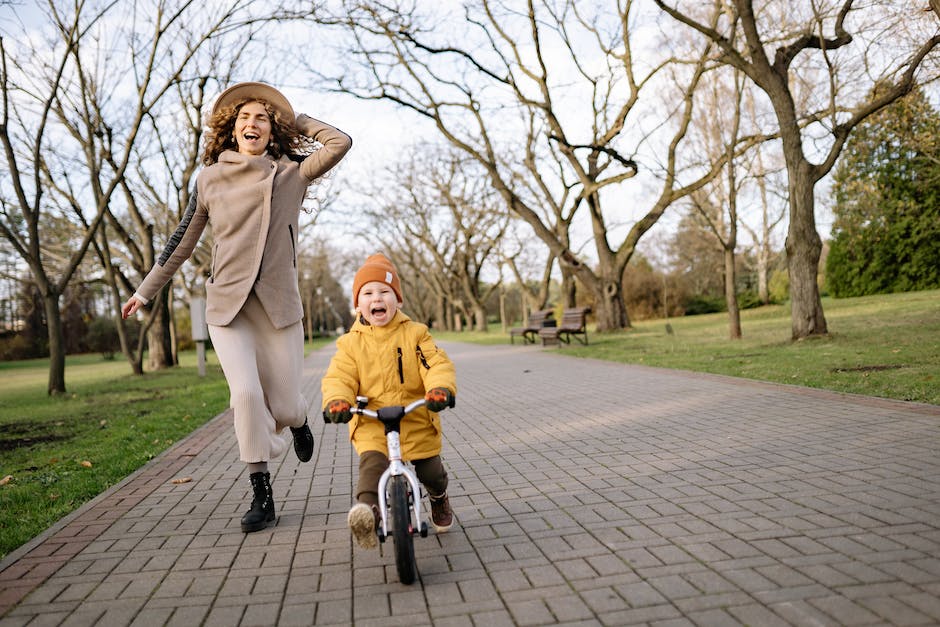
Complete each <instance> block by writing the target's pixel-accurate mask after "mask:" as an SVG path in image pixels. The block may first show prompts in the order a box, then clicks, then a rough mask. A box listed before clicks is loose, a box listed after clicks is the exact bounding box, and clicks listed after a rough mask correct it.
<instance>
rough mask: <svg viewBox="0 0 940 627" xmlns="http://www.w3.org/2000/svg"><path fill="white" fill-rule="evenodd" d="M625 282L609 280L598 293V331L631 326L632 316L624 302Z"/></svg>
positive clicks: (596, 315) (596, 312)
mask: <svg viewBox="0 0 940 627" xmlns="http://www.w3.org/2000/svg"><path fill="white" fill-rule="evenodd" d="M622 286H623V284H622V283H620V282H619V281H607V282H605V283H604V288H603V289H601V290H599V292H600V293H599V294H596V296H597V298H596V299H595V307H594V316H595V319H596V320H597V330H598V331H612V330H615V329H627V328H629V327H630V318H629V317H628V316H627V308H626V306H625V305H624V302H623V290H622Z"/></svg>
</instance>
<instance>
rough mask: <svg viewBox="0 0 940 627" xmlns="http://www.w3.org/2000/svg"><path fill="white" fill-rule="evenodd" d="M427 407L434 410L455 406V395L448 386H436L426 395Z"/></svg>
mask: <svg viewBox="0 0 940 627" xmlns="http://www.w3.org/2000/svg"><path fill="white" fill-rule="evenodd" d="M424 400H425V407H427V408H428V409H429V410H431V411H433V412H439V411H444V410H445V409H446V408H448V407H453V406H454V395H453V394H452V393H451V391H450V390H448V389H447V388H434V389H431V390H428V393H427V394H425V395H424Z"/></svg>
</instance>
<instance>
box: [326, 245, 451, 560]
mask: <svg viewBox="0 0 940 627" xmlns="http://www.w3.org/2000/svg"><path fill="white" fill-rule="evenodd" d="M352 296H353V307H355V309H356V312H357V320H356V322H355V323H354V324H353V326H352V328H351V329H350V330H349V332H348V333H346V334H345V335H343V336H342V337H340V338H339V340H337V342H336V347H337V351H336V354H335V355H333V358H332V360H331V361H330V366H329V368H328V369H327V372H326V375H325V376H324V377H323V380H322V384H321V385H322V391H323V400H324V404H325V408H324V411H323V416H324V417H325V418H326V419H327V420H329V421H330V422H333V423H340V422H342V423H349V439H350V440H351V441H352V443H353V446H354V447H355V449H356V453H358V454H359V483H358V484H357V485H356V504H355V505H354V506H353V507H352V509H350V510H349V515H348V517H347V522H348V524H349V529H350V531H351V532H352V535H353V538H354V539H355V541H356V543H357V544H358V545H359V546H361V547H362V548H366V549H368V548H373V547H375V546H376V533H375V530H376V527H377V524H378V516H379V508H378V504H379V495H378V486H379V478H380V477H381V476H382V473H383V472H384V471H385V469H386V468H387V467H388V449H387V446H386V439H385V428H384V426H383V425H382V423H381V422H379V421H378V420H376V419H374V418H369V417H365V416H360V415H358V414H357V415H356V416H353V415H352V413H351V412H350V408H351V407H352V405H353V404H354V403H355V402H356V396H366V397H368V398H369V405H368V407H369V408H370V409H377V408H379V407H385V406H388V405H407V404H408V403H410V402H412V401H413V400H415V399H416V398H420V397H422V396H423V397H424V398H425V400H426V401H427V404H426V405H425V406H424V407H419V408H418V409H416V410H414V411H412V412H411V413H409V414H408V415H407V416H405V417H404V419H403V420H402V422H401V449H402V458H403V459H404V460H406V461H410V462H411V463H412V464H413V465H414V469H415V474H416V475H417V476H418V480H419V481H421V483H422V484H423V485H424V487H425V489H426V490H427V492H428V497H429V498H430V501H431V523H432V525H433V526H434V528H435V529H436V530H437V531H438V532H439V533H440V532H442V531H446V530H447V529H449V528H450V526H451V525H452V524H453V519H454V518H453V513H452V512H451V509H450V502H449V501H448V499H447V471H446V470H445V469H444V464H443V462H442V461H441V455H440V453H441V419H440V417H439V416H438V415H437V412H440V411H442V410H444V409H445V408H446V407H453V406H454V397H455V395H456V393H457V382H456V372H455V370H454V364H453V362H451V360H450V358H448V357H447V354H446V353H445V352H444V351H443V350H441V349H440V348H438V347H437V346H436V345H435V344H434V340H433V339H432V338H431V335H430V333H429V332H428V328H427V326H425V325H423V324H421V323H418V322H415V321H413V320H411V318H409V317H408V316H407V315H405V313H404V312H402V311H401V306H402V297H401V282H400V281H399V278H398V273H397V271H396V270H395V266H394V265H392V262H391V261H389V259H388V258H387V257H385V256H384V255H382V254H375V255H371V256H370V257H368V258H367V259H366V262H365V263H364V264H363V266H362V267H361V268H359V270H358V271H357V272H356V276H355V278H354V279H353V289H352Z"/></svg>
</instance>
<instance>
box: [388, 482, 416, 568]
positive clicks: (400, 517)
mask: <svg viewBox="0 0 940 627" xmlns="http://www.w3.org/2000/svg"><path fill="white" fill-rule="evenodd" d="M388 494H389V498H388V504H389V509H390V510H391V518H392V539H393V541H394V542H395V566H396V567H397V568H398V578H399V580H400V581H401V582H402V583H404V584H410V583H413V582H414V580H415V576H416V574H417V571H418V567H417V564H416V563H415V545H414V526H413V525H412V524H411V506H410V504H409V502H408V480H407V479H406V478H405V477H403V476H401V475H399V476H397V477H392V478H391V479H389V482H388Z"/></svg>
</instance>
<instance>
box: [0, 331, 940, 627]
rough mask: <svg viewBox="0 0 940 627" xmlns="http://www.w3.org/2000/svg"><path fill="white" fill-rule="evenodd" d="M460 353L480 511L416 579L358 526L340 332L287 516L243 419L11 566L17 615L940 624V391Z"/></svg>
mask: <svg viewBox="0 0 940 627" xmlns="http://www.w3.org/2000/svg"><path fill="white" fill-rule="evenodd" d="M446 346H447V350H448V351H449V353H450V354H451V357H452V358H453V359H454V361H455V363H456V364H457V371H458V384H459V393H458V401H457V407H456V408H455V409H453V410H448V411H447V412H445V413H444V414H443V423H444V425H445V433H444V436H445V448H444V458H445V463H446V465H447V467H448V469H449V472H450V477H451V487H450V495H451V503H452V505H453V507H454V510H455V512H456V518H457V521H456V523H455V525H454V527H453V528H452V529H451V530H450V531H449V532H447V533H445V534H440V535H437V534H435V533H434V532H433V530H432V531H431V533H430V535H429V536H428V537H427V538H420V537H416V538H415V550H416V554H417V561H418V568H419V570H420V579H419V581H418V582H416V583H415V584H413V585H411V586H405V585H402V584H400V583H398V581H397V575H396V572H395V566H394V555H393V552H392V545H391V543H389V544H388V545H387V546H386V547H385V548H384V553H380V552H379V551H363V550H360V549H358V548H353V546H352V543H351V541H350V537H349V533H348V531H347V529H346V526H345V517H346V512H347V510H348V508H349V506H350V504H351V502H352V496H351V494H352V487H353V485H354V482H355V479H356V474H357V458H356V455H355V453H354V452H353V451H352V448H351V446H350V444H349V442H348V437H347V431H346V429H345V427H337V426H334V425H323V424H322V422H321V420H320V418H319V407H320V406H321V399H320V393H319V381H320V377H321V376H322V374H323V371H324V369H325V366H326V362H327V360H328V359H329V356H330V354H331V349H323V350H320V351H318V352H316V353H314V354H312V355H311V356H310V357H309V358H308V359H307V361H306V370H305V395H306V397H307V398H308V399H309V401H310V404H311V409H310V416H311V421H310V422H311V427H312V428H313V431H314V434H315V436H316V438H317V445H316V450H315V452H314V458H313V460H312V461H311V462H310V463H307V464H301V463H299V462H298V461H297V459H296V458H295V457H294V456H293V453H292V452H290V453H289V454H288V456H287V457H286V458H284V459H282V460H280V461H278V462H274V463H272V466H271V469H272V477H273V485H274V494H275V502H276V504H277V508H278V515H279V516H278V520H277V524H276V526H273V527H270V528H268V529H267V530H265V531H261V532H257V533H252V534H247V535H246V534H243V533H242V532H241V531H240V528H239V519H240V517H241V515H242V513H243V512H244V511H245V509H246V508H247V504H248V502H249V501H250V495H249V493H250V486H249V483H248V478H247V474H246V472H245V468H244V464H242V463H241V462H239V461H238V453H237V446H236V442H235V437H234V432H233V429H232V427H231V416H230V414H228V413H224V414H222V415H220V416H219V417H217V418H216V419H214V420H213V421H211V422H210V423H209V424H208V425H206V426H204V427H203V428H201V429H200V430H198V431H196V432H195V433H194V434H193V435H192V436H191V437H189V438H188V439H187V440H185V441H183V442H181V443H179V444H178V445H176V446H174V447H173V448H172V449H171V450H170V451H168V452H167V453H166V454H164V455H162V456H161V457H159V458H158V459H156V460H154V461H153V462H152V463H150V464H148V466H146V467H145V468H143V469H142V470H141V471H139V472H138V473H136V474H135V475H133V476H132V477H130V478H128V479H127V480H126V481H124V482H123V483H122V484H120V485H119V486H116V487H115V488H114V489H112V490H111V491H109V492H107V493H105V494H103V495H101V496H100V497H99V498H97V499H96V500H94V501H93V502H91V503H89V504H88V505H86V506H85V507H83V508H82V509H80V510H79V511H78V512H76V513H75V514H73V515H72V516H69V517H68V518H66V519H65V520H63V521H61V522H60V523H59V524H57V525H56V526H55V527H53V528H52V529H50V530H49V531H48V532H46V533H45V534H43V535H42V536H40V537H39V538H36V539H35V540H33V541H32V542H30V543H28V544H27V545H26V546H24V547H22V548H21V549H19V550H17V551H15V552H14V553H13V554H11V555H10V556H8V557H7V559H5V560H4V561H3V562H2V563H0V616H2V617H0V627H8V626H13V625H35V626H38V625H70V626H72V625H74V626H79V625H108V626H111V625H145V626H147V627H153V626H155V625H186V626H189V625H212V626H215V625H219V626H232V625H245V626H248V625H313V624H316V625H348V624H356V625H365V626H368V625H376V626H379V625H381V626H388V625H408V626H411V625H439V626H455V627H456V626H481V627H500V626H503V625H507V626H508V625H512V626H516V625H519V626H523V625H525V626H528V625H658V626H682V625H768V626H773V625H938V624H940V407H937V406H932V405H918V404H912V403H901V402H893V401H885V400H880V399H874V398H868V397H861V396H849V395H839V394H834V393H829V392H823V391H818V390H809V389H806V388H800V387H789V386H779V385H770V384H764V383H756V382H752V381H744V380H741V379H733V378H728V377H718V376H710V375H700V374H693V373H680V372H674V371H669V370H660V369H655V368H643V367H635V366H629V365H622V364H613V363H606V362H602V361H598V360H583V359H575V358H571V357H567V356H565V355H564V349H561V350H560V351H559V350H555V349H550V350H546V349H543V348H541V347H535V346H526V347H520V346H488V347H483V346H469V345H459V344H448V345H446ZM180 477H190V478H191V479H192V480H191V481H190V482H188V483H173V481H172V480H173V479H176V478H180Z"/></svg>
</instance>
